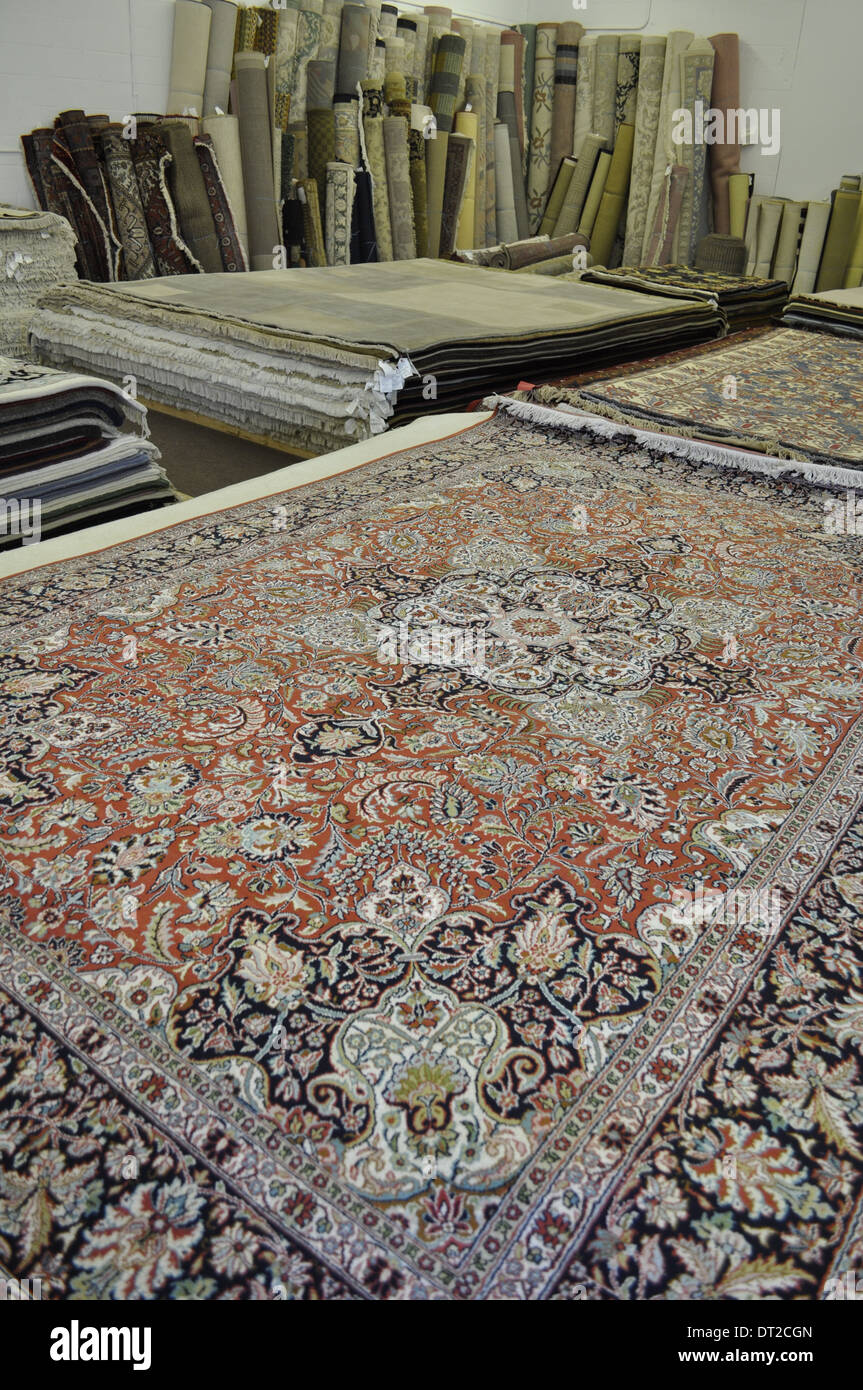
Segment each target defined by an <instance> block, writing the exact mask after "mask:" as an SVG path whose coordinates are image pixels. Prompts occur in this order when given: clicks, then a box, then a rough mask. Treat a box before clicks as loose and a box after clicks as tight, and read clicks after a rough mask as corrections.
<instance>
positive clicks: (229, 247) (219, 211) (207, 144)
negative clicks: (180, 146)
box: [193, 135, 249, 271]
mask: <svg viewBox="0 0 863 1390" xmlns="http://www.w3.org/2000/svg"><path fill="white" fill-rule="evenodd" d="M193 143H194V146H195V154H196V155H197V157H198V163H199V165H200V166H201V173H202V174H203V176H204V184H205V186H206V189H207V198H208V200H209V203H210V214H211V216H212V218H213V225H214V226H215V228H216V236H217V237H218V241H219V254H220V256H221V258H222V269H223V270H225V271H240V270H248V268H249V265H248V261H247V260H246V255H245V252H244V250H243V247H242V243H241V242H240V238H239V235H238V233H237V227H236V223H235V221H234V210H233V207H232V206H231V200H230V198H229V196H228V190H227V188H226V186H225V182H224V179H223V178H222V174H221V171H220V169H219V160H218V157H217V155H216V149H215V146H214V144H213V139H212V136H210V135H196V136H194V139H193Z"/></svg>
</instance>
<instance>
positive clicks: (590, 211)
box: [578, 150, 611, 255]
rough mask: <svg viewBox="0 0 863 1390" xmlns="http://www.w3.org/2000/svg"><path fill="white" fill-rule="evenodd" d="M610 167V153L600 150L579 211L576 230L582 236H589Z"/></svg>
mask: <svg viewBox="0 0 863 1390" xmlns="http://www.w3.org/2000/svg"><path fill="white" fill-rule="evenodd" d="M610 168H611V155H610V154H609V153H608V150H601V151H600V155H599V158H598V159H597V161H596V168H595V169H594V171H593V179H592V180H591V184H590V191H589V193H588V195H587V197H586V199H585V202H584V207H583V209H582V213H581V220H580V222H579V224H578V230H579V232H580V233H581V235H582V236H586V237H589V236H590V235H591V234H592V232H593V227H594V223H595V222H596V216H597V213H598V212H599V205H600V203H601V202H602V195H603V193H604V192H605V185H606V183H607V182H608V172H609V170H610ZM591 255H593V245H592V243H591Z"/></svg>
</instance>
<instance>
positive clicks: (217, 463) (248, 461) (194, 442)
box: [147, 410, 297, 497]
mask: <svg viewBox="0 0 863 1390" xmlns="http://www.w3.org/2000/svg"><path fill="white" fill-rule="evenodd" d="M147 419H148V421H149V425H150V437H151V438H152V440H153V442H154V444H156V445H157V447H158V448H159V450H160V451H161V454H162V467H163V468H164V470H165V472H166V473H167V475H168V477H169V478H170V480H171V482H172V483H173V485H174V487H175V488H176V489H177V491H178V492H183V493H187V494H188V496H189V497H200V496H201V494H202V493H205V492H215V491H216V490H217V489H218V488H220V487H228V486H229V485H230V484H231V483H242V482H245V481H246V480H247V479H248V478H259V477H260V476H261V475H262V474H264V473H274V472H275V471H276V469H278V468H285V467H286V466H287V465H288V464H290V463H295V462H296V461H297V460H296V459H295V457H294V456H293V455H292V454H286V453H284V452H283V451H282V450H281V449H268V448H266V447H265V446H264V445H262V444H252V443H251V442H250V441H248V440H246V439H235V438H234V436H233V435H230V434H222V433H221V432H220V431H218V430H209V429H205V428H204V427H203V426H202V425H193V424H190V423H189V422H188V421H186V420H175V419H174V418H173V416H171V415H160V414H159V412H158V411H156V410H151V411H149V413H148V415H147Z"/></svg>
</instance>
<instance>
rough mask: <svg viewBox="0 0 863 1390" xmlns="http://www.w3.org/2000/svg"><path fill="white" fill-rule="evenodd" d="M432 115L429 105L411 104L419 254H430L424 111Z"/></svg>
mask: <svg viewBox="0 0 863 1390" xmlns="http://www.w3.org/2000/svg"><path fill="white" fill-rule="evenodd" d="M425 112H428V114H429V115H431V112H430V111H429V109H428V107H427V106H420V105H418V104H417V103H414V104H413V105H412V106H411V128H410V133H409V136H408V139H409V165H410V176H411V193H412V196H413V208H414V235H415V236H416V243H417V255H418V256H427V255H428V239H429V226H428V185H427V183H426V151H425V146H426V141H425V136H424V134H423V131H424V129H425V127H424V119H423V118H424V113H425Z"/></svg>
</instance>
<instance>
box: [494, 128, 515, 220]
mask: <svg viewBox="0 0 863 1390" xmlns="http://www.w3.org/2000/svg"><path fill="white" fill-rule="evenodd" d="M494 165H495V221H496V225H497V240H498V241H500V242H504V241H517V240H518V222H517V220H516V215H515V190H514V189H513V183H512V155H511V153H510V136H509V127H508V126H507V125H506V123H505V122H504V121H496V122H495V126H494Z"/></svg>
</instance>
